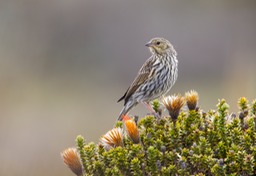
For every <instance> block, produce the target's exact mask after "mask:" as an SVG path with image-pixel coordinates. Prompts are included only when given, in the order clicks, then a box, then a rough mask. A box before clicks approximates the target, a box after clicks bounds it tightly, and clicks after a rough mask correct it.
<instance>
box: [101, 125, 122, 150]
mask: <svg viewBox="0 0 256 176" xmlns="http://www.w3.org/2000/svg"><path fill="white" fill-rule="evenodd" d="M100 142H101V144H102V145H103V146H104V149H105V150H110V149H111V148H115V147H119V146H121V147H123V130H122V129H121V128H119V127H118V128H113V129H112V130H110V131H108V132H107V133H106V134H105V135H103V136H102V137H101V138H100Z"/></svg>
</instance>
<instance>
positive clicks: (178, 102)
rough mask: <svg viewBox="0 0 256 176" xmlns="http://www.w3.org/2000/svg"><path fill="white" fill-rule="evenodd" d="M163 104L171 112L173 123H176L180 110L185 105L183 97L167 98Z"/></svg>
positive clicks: (173, 96)
mask: <svg viewBox="0 0 256 176" xmlns="http://www.w3.org/2000/svg"><path fill="white" fill-rule="evenodd" d="M163 104H164V106H165V107H166V109H167V110H168V111H169V115H170V116H171V118H172V119H173V121H176V120H177V118H178V116H179V114H180V109H181V108H182V107H183V106H184V104H185V99H184V97H182V96H181V95H172V96H168V97H165V98H164V99H163Z"/></svg>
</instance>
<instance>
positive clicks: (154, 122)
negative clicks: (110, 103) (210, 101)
mask: <svg viewBox="0 0 256 176" xmlns="http://www.w3.org/2000/svg"><path fill="white" fill-rule="evenodd" d="M153 104H154V103H153ZM238 105H239V115H238V117H237V116H236V115H235V114H229V112H228V109H229V106H228V104H227V103H226V102H225V100H220V101H219V103H218V104H217V109H216V110H211V111H209V112H207V113H206V112H203V111H202V110H200V109H197V110H188V111H181V113H180V115H179V117H178V119H177V121H176V122H175V124H174V122H173V121H172V119H171V118H170V117H163V118H162V119H157V118H156V117H154V116H146V117H144V118H142V119H141V120H140V121H139V122H138V128H139V134H140V141H141V142H140V143H139V144H133V142H132V141H131V140H130V139H129V138H128V137H127V136H124V139H123V140H124V146H123V147H116V148H111V149H110V150H108V151H107V150H105V149H104V147H103V146H102V145H101V144H99V145H95V144H94V143H89V144H85V141H84V139H83V137H82V136H78V137H77V139H76V142H77V147H78V151H79V154H80V157H81V161H82V164H83V168H84V174H85V175H111V176H113V175H125V176H132V175H134V176H144V175H166V176H167V175H168V176H169V175H197V176H203V175H210V176H211V175H254V174H256V141H255V140H256V128H255V127H256V124H255V116H256V101H253V102H252V105H251V106H249V103H248V101H247V100H246V99H245V98H240V99H239V101H238ZM159 108H160V107H159V106H158V104H157V102H155V104H154V109H159ZM247 112H249V113H247ZM241 113H242V115H241ZM116 126H118V127H121V128H122V126H123V125H122V124H120V122H118V124H117V125H116Z"/></svg>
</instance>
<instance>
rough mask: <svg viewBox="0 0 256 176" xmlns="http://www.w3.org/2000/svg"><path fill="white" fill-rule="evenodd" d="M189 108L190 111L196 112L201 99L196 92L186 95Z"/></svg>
mask: <svg viewBox="0 0 256 176" xmlns="http://www.w3.org/2000/svg"><path fill="white" fill-rule="evenodd" d="M185 98H186V101H187V106H188V109H189V110H195V109H196V107H197V102H198V99H199V96H198V93H197V92H196V91H194V90H191V91H189V92H186V93H185Z"/></svg>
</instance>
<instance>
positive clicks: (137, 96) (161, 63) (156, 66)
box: [117, 37, 178, 121]
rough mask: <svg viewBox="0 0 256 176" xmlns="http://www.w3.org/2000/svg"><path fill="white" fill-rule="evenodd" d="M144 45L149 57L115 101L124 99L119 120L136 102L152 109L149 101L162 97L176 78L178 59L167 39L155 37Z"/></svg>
mask: <svg viewBox="0 0 256 176" xmlns="http://www.w3.org/2000/svg"><path fill="white" fill-rule="evenodd" d="M145 46H147V47H148V48H149V50H150V52H151V57H149V58H148V59H147V60H146V62H145V63H144V64H143V65H142V67H141V68H140V70H139V72H138V74H137V76H136V77H135V79H134V81H133V82H132V84H131V85H130V86H129V87H128V89H127V91H126V92H125V94H124V95H123V96H122V97H121V98H120V99H119V100H118V101H117V102H120V101H122V100H124V106H123V108H122V110H121V112H120V114H119V117H118V120H119V121H122V118H123V116H125V115H126V114H128V112H129V111H130V110H131V109H132V108H133V107H135V106H136V105H137V104H138V103H143V104H145V105H146V106H147V107H148V108H149V109H150V110H153V108H152V107H151V105H150V101H152V100H155V99H157V98H159V97H163V96H164V95H165V94H166V93H167V92H168V91H169V90H170V89H171V88H172V86H173V85H174V83H175V82H176V80H177V77H178V60H177V52H176V50H175V49H174V47H173V45H172V44H171V43H170V42H169V41H168V40H166V39H164V38H159V37H157V38H153V39H151V40H150V41H149V42H148V43H147V44H146V45H145ZM153 112H154V111H153Z"/></svg>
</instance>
